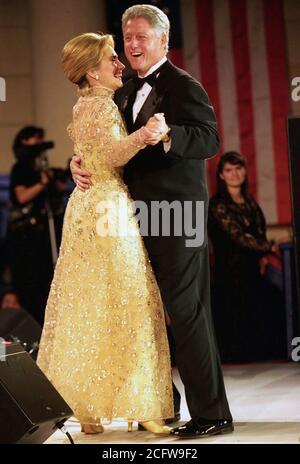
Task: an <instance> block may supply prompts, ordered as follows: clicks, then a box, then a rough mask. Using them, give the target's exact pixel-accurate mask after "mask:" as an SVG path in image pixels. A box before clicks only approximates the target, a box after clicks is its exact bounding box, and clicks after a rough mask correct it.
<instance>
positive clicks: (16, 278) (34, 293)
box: [8, 126, 54, 324]
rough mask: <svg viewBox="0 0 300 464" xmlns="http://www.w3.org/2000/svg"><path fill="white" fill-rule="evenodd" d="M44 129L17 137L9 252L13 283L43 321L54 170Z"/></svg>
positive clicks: (27, 130) (49, 266) (50, 265)
mask: <svg viewBox="0 0 300 464" xmlns="http://www.w3.org/2000/svg"><path fill="white" fill-rule="evenodd" d="M53 146H54V145H53V143H52V142H44V130H43V129H42V128H39V127H34V126H27V127H24V128H23V129H21V130H20V131H19V132H18V134H17V135H16V137H15V140H14V144H13V151H14V154H15V156H16V159H17V162H16V163H15V164H14V166H13V167H12V171H11V174H10V205H9V225H8V239H9V255H10V268H11V273H12V280H13V284H14V286H15V288H16V290H17V292H18V294H19V295H20V300H21V304H22V305H23V306H24V307H25V308H27V309H28V311H29V312H30V313H31V315H32V316H33V317H34V318H35V319H36V320H37V321H38V322H39V323H40V324H43V320H44V311H45V306H46V302H47V297H48V293H49V289H50V283H51V280H52V276H53V262H52V255H51V244H50V236H49V225H48V214H47V208H46V202H47V195H48V194H47V192H48V189H49V185H50V183H51V180H52V177H53V175H52V173H51V171H50V170H48V169H47V166H46V167H45V156H44V152H45V150H47V149H49V148H53Z"/></svg>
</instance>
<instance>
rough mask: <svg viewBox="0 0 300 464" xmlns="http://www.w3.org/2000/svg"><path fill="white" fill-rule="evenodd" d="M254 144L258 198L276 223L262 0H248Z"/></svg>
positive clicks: (269, 216)
mask: <svg viewBox="0 0 300 464" xmlns="http://www.w3.org/2000/svg"><path fill="white" fill-rule="evenodd" d="M247 12H248V29H249V47H250V62H251V81H252V95H253V111H254V131H255V134H254V137H255V145H256V156H255V160H256V168H257V169H256V171H257V200H258V203H259V205H260V206H261V208H262V210H263V211H264V213H265V215H266V219H267V222H268V223H273V224H274V223H277V207H276V188H275V187H276V186H275V167H274V147H273V135H272V119H271V108H270V87H269V79H271V78H272V76H269V75H268V69H267V52H266V43H265V31H264V18H263V6H262V0H247Z"/></svg>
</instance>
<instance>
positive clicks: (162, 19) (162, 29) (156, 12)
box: [122, 5, 170, 51]
mask: <svg viewBox="0 0 300 464" xmlns="http://www.w3.org/2000/svg"><path fill="white" fill-rule="evenodd" d="M136 18H143V19H145V20H146V21H148V23H149V24H150V26H151V27H153V29H155V30H156V31H157V32H158V33H159V34H163V33H164V34H166V37H167V45H166V51H168V48H169V35H170V21H169V18H168V16H167V15H166V14H165V13H164V12H163V11H162V10H160V9H159V8H157V7H156V6H153V5H133V6H131V7H129V8H127V10H125V11H124V13H123V16H122V28H123V30H124V27H125V26H126V23H127V22H128V21H129V19H136Z"/></svg>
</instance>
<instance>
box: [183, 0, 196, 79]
mask: <svg viewBox="0 0 300 464" xmlns="http://www.w3.org/2000/svg"><path fill="white" fill-rule="evenodd" d="M196 2H197V0H181V2H180V6H181V20H182V36H183V58H184V68H185V70H186V71H187V72H188V73H189V74H191V76H193V77H194V78H195V79H197V80H198V81H199V80H200V63H199V56H198V33H197V13H196Z"/></svg>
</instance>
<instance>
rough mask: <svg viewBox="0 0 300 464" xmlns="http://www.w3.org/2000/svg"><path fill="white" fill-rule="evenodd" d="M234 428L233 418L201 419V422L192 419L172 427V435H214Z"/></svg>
mask: <svg viewBox="0 0 300 464" xmlns="http://www.w3.org/2000/svg"><path fill="white" fill-rule="evenodd" d="M233 430H234V427H233V423H232V421H231V420H221V419H220V420H210V419H201V420H200V421H199V422H194V421H193V420H190V421H189V422H187V423H186V424H185V425H182V426H181V427H176V428H175V429H172V430H171V432H170V435H173V437H177V438H205V437H210V436H212V435H219V434H223V433H231V432H233Z"/></svg>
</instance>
